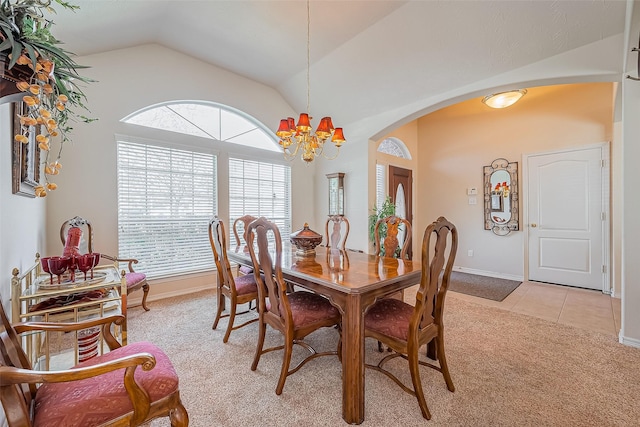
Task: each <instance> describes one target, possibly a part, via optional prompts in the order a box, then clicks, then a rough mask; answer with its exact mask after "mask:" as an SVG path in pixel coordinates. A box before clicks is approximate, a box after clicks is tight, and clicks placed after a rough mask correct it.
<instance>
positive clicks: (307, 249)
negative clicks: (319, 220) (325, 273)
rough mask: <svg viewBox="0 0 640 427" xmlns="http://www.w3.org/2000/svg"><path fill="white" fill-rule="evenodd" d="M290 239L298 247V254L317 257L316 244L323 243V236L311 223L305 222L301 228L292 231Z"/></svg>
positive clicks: (299, 255) (303, 256) (304, 256)
mask: <svg viewBox="0 0 640 427" xmlns="http://www.w3.org/2000/svg"><path fill="white" fill-rule="evenodd" d="M289 240H290V241H291V244H292V245H295V247H296V248H297V250H296V256H298V257H302V258H306V257H315V256H316V246H318V245H319V244H320V243H322V236H321V235H320V234H318V233H316V232H315V231H313V230H312V229H310V228H309V224H307V223H306V222H305V223H304V227H302V229H301V230H298V231H294V232H293V233H291V236H290V238H289Z"/></svg>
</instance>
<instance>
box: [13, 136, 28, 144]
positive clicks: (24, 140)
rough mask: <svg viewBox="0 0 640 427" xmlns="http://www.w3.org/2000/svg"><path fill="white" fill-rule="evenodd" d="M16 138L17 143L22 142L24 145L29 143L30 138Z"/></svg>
mask: <svg viewBox="0 0 640 427" xmlns="http://www.w3.org/2000/svg"><path fill="white" fill-rule="evenodd" d="M14 138H15V140H16V141H18V142H21V143H23V144H28V143H29V138H27V137H26V136H24V135H22V134H17V135H16V136H15V137H14Z"/></svg>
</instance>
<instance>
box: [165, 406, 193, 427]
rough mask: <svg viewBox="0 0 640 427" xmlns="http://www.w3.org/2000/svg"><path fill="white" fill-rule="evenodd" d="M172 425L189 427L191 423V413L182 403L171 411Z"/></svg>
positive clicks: (172, 426)
mask: <svg viewBox="0 0 640 427" xmlns="http://www.w3.org/2000/svg"><path fill="white" fill-rule="evenodd" d="M169 420H170V421H171V427H187V426H188V425H189V414H188V413H187V410H186V409H185V408H184V406H182V404H180V405H179V406H178V407H176V408H175V409H173V410H172V411H171V412H170V413H169Z"/></svg>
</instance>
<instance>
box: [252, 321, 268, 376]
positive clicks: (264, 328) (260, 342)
mask: <svg viewBox="0 0 640 427" xmlns="http://www.w3.org/2000/svg"><path fill="white" fill-rule="evenodd" d="M258 323H259V324H260V327H259V328H258V343H257V345H256V355H255V356H254V357H253V363H252V364H251V370H252V371H255V370H256V369H257V368H258V362H259V361H260V356H261V355H262V347H263V346H264V336H265V334H266V331H267V325H266V324H265V323H264V320H263V319H262V314H260V319H259V320H258Z"/></svg>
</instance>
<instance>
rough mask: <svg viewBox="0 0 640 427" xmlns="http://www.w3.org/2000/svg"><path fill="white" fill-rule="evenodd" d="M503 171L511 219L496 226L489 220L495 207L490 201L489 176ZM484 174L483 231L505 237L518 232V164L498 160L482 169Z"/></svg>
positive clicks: (490, 187)
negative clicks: (506, 175)
mask: <svg viewBox="0 0 640 427" xmlns="http://www.w3.org/2000/svg"><path fill="white" fill-rule="evenodd" d="M500 170H504V171H507V172H508V173H509V179H510V181H511V182H510V183H509V198H510V211H511V218H510V219H509V221H508V222H506V223H504V224H498V223H496V222H495V221H493V219H491V212H492V209H494V208H495V206H494V205H493V204H492V200H491V189H492V185H491V175H492V174H493V173H494V172H496V171H500ZM482 171H483V173H484V178H483V179H484V184H483V185H484V229H485V230H491V231H493V232H494V234H497V235H498V236H506V235H507V234H509V233H511V232H512V231H518V230H520V220H519V209H518V204H519V197H518V162H510V161H508V160H507V159H503V158H498V159H495V160H494V161H493V162H491V165H489V166H484V167H483V168H482Z"/></svg>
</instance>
